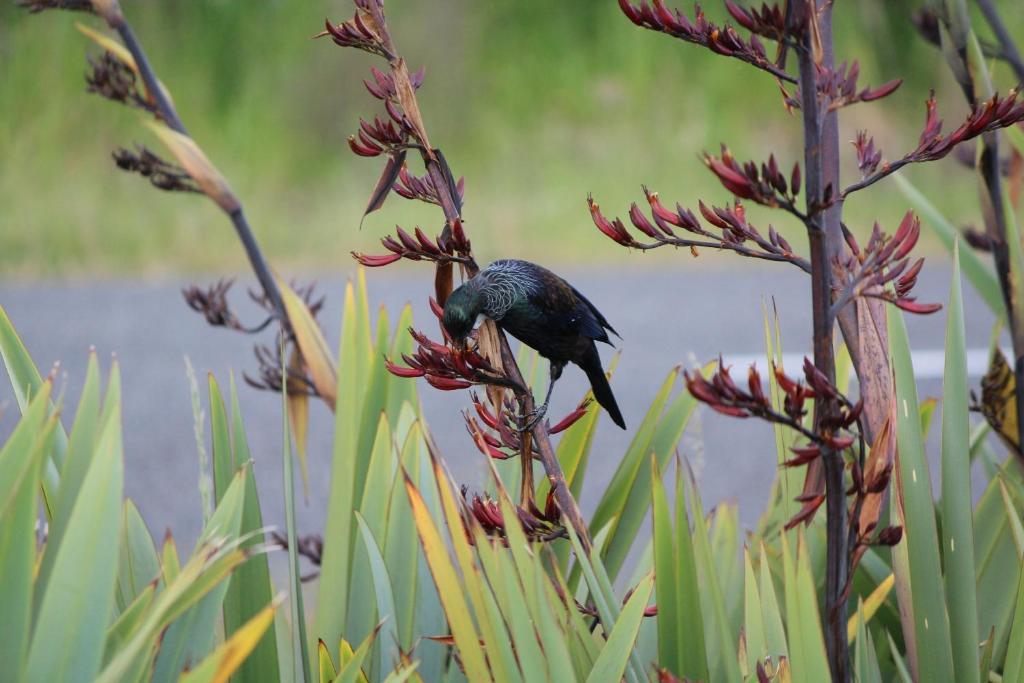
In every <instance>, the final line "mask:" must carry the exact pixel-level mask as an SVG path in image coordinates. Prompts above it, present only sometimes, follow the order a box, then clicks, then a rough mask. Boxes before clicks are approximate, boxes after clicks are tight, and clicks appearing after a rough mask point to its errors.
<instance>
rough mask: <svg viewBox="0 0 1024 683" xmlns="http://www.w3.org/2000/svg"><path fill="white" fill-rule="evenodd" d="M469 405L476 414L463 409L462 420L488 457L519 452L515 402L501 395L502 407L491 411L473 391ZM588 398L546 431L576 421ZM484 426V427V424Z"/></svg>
mask: <svg viewBox="0 0 1024 683" xmlns="http://www.w3.org/2000/svg"><path fill="white" fill-rule="evenodd" d="M471 399H472V402H473V409H474V411H475V412H476V415H475V416H474V415H473V414H471V413H469V412H466V413H463V417H464V418H465V420H466V429H467V430H468V431H469V434H470V436H472V437H473V443H474V444H476V447H477V449H479V450H480V452H481V453H483V454H484V455H486V456H487V457H489V458H493V459H495V460H507V459H509V458H512V457H515V456H516V455H519V454H520V452H521V451H522V448H523V436H522V432H521V431H520V428H519V427H518V425H516V424H515V418H514V416H515V402H514V401H513V400H512V399H511V398H509V397H505V400H504V404H503V406H502V409H501V410H500V411H499V412H498V414H495V412H494V411H493V410H492V409H491V408H490V407H489V406H488V405H486V404H485V403H484V402H483V401H481V400H480V397H479V396H478V395H477V394H476V392H473V394H471ZM589 405H590V400H589V399H588V400H584V401H583V402H581V403H580V404H579V405H578V406H576V408H575V409H573V411H572V412H570V413H569V414H568V415H566V416H565V417H563V418H562V419H561V420H559V421H558V422H557V423H556V424H555V425H553V426H551V427H550V428H549V429H548V430H547V431H548V434H552V435H554V434H558V433H560V432H564V431H565V430H566V429H568V428H569V427H571V426H573V425H574V424H576V423H577V422H578V421H579V420H580V419H581V418H582V417H583V416H584V415H586V414H587V408H588V406H589ZM485 427H486V428H485Z"/></svg>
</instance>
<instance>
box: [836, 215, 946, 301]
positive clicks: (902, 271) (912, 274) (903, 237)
mask: <svg viewBox="0 0 1024 683" xmlns="http://www.w3.org/2000/svg"><path fill="white" fill-rule="evenodd" d="M920 234H921V221H920V220H919V219H918V218H917V216H915V215H914V214H913V212H910V211H908V212H907V213H906V215H904V216H903V220H902V221H901V222H900V226H899V228H897V230H896V234H894V235H892V236H891V237H890V236H888V235H886V234H885V233H884V232H882V230H881V228H880V227H879V226H878V223H875V226H874V228H873V229H872V231H871V237H870V238H869V240H868V243H867V245H866V246H865V247H864V248H863V249H861V247H860V245H858V244H857V240H856V238H855V237H854V236H853V234H852V233H851V232H850V231H849V230H844V235H845V237H846V244H847V245H848V246H849V248H850V252H849V253H847V254H845V255H842V256H839V257H837V261H836V265H837V268H836V270H837V271H838V272H837V273H836V276H837V280H838V281H839V282H843V280H845V283H843V284H842V289H841V290H840V292H839V294H838V296H836V298H835V301H834V303H833V304H832V311H833V315H835V314H836V313H838V311H839V309H841V308H842V307H843V306H845V305H846V304H847V303H849V302H850V301H852V300H853V299H854V298H856V297H858V296H863V297H870V298H874V299H881V300H882V301H887V302H889V303H891V304H893V305H894V306H896V307H898V308H900V309H902V310H904V311H907V312H908V313H922V314H927V313H934V312H935V311H938V310H939V309H941V308H942V306H941V304H922V303H918V302H917V301H916V299H915V298H914V297H912V296H910V292H911V290H913V288H914V285H915V284H917V275H918V273H920V272H921V267H922V266H923V265H924V259H923V258H918V259H917V260H915V261H914V262H913V264H911V260H910V257H909V256H908V255H909V254H910V251H911V250H912V249H913V248H914V245H916V244H917V240H918V237H919V236H920ZM890 283H892V285H893V287H892V289H891V290H890V289H888V288H887V287H886V285H888V284H890Z"/></svg>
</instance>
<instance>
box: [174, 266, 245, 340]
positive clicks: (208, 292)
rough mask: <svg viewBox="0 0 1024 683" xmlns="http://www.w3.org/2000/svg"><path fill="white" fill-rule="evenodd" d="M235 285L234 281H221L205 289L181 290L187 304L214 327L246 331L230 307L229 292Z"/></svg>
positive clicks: (195, 287) (190, 287)
mask: <svg viewBox="0 0 1024 683" xmlns="http://www.w3.org/2000/svg"><path fill="white" fill-rule="evenodd" d="M234 284H235V281H234V279H221V280H217V282H215V283H213V284H212V285H210V286H208V287H206V288H203V287H198V286H196V285H190V286H188V287H186V288H185V289H183V290H181V293H182V295H183V296H184V297H185V303H187V304H188V307H189V308H191V309H192V310H193V311H195V312H196V313H200V314H202V316H203V317H204V318H205V319H206V322H207V323H209V324H210V325H212V326H213V327H226V328H228V329H230V330H237V331H239V332H242V331H246V328H245V326H243V325H242V323H241V322H240V321H239V320H238V316H236V315H235V314H234V312H233V311H232V310H231V307H230V306H229V305H228V291H229V290H230V289H231V287H232V286H233V285H234Z"/></svg>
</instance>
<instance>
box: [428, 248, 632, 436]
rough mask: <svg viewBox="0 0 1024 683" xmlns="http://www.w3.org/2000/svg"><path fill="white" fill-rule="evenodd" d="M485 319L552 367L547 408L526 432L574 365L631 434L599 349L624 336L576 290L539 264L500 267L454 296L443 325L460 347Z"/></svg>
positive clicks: (498, 263) (513, 263)
mask: <svg viewBox="0 0 1024 683" xmlns="http://www.w3.org/2000/svg"><path fill="white" fill-rule="evenodd" d="M481 317H487V318H490V319H491V320H493V321H494V322H495V323H496V324H497V325H498V327H500V328H501V329H503V330H504V331H505V332H508V333H509V334H511V335H512V336H513V337H515V338H516V339H518V340H519V341H521V342H523V343H524V344H526V345H527V346H529V347H530V348H532V349H535V350H536V351H537V352H538V353H540V355H541V356H543V357H545V358H547V359H548V360H549V361H550V364H551V380H550V383H549V384H548V392H547V395H546V396H545V397H544V403H542V404H541V405H540V406H539V407H538V408H537V410H536V411H535V412H534V414H533V415H532V416H531V417H532V418H533V419H532V420H531V421H530V422H529V424H527V425H526V426H525V427H524V429H529V428H532V426H533V425H534V424H536V423H537V421H539V420H540V419H541V418H543V417H544V413H545V412H546V411H547V407H548V401H549V400H550V399H551V390H552V388H554V386H555V382H557V381H558V378H559V377H561V376H562V370H563V369H564V368H565V366H566V364H567V363H570V362H571V363H575V364H576V365H578V366H579V367H580V368H582V370H583V372H585V373H587V378H588V379H589V380H590V386H591V388H592V389H593V391H594V398H596V399H597V402H598V403H599V404H600V405H601V406H602V407H603V408H604V409H605V410H607V411H608V415H610V416H611V418H612V421H613V422H615V424H617V425H618V426H619V427H622V428H623V429H625V428H626V422H625V420H623V419H622V413H621V412H620V411H619V406H618V404H616V402H615V396H614V394H612V388H611V386H609V385H608V378H607V377H605V374H604V369H603V368H602V367H601V358H600V356H598V354H597V345H596V344H595V343H594V342H598V341H601V342H604V343H606V344H609V345H611V342H610V341H609V340H608V332H611V333H612V334H614V335H615V336H619V333H618V332H616V331H615V329H614V328H612V326H611V325H609V324H608V321H607V320H605V317H604V316H603V315H601V312H600V311H598V310H597V308H595V307H594V304H592V303H590V302H589V301H587V298H586V297H585V296H583V295H582V294H580V293H579V292H578V291H577V290H576V289H575V288H574V287H573V286H572V285H570V284H569V283H568V282H566V281H565V280H563V279H562V278H560V277H558V276H557V275H555V274H554V273H552V272H551V271H550V270H548V269H547V268H543V267H541V266H538V265H537V264H535V263H530V262H528V261H519V260H515V259H503V260H501V261H495V262H494V263H492V264H491V265H489V266H487V267H486V268H484V269H483V270H481V271H480V272H479V273H477V274H476V275H475V276H474V277H472V278H470V279H469V280H467V281H466V282H465V283H463V285H462V286H461V287H459V288H458V289H456V290H455V291H453V292H452V293H451V294H450V295H449V297H448V300H447V301H446V302H445V305H444V318H443V324H444V327H445V330H446V331H447V332H448V335H449V336H450V337H451V338H452V340H453V341H454V342H455V343H457V344H463V345H464V344H465V343H466V338H467V337H468V336H469V334H470V333H471V332H472V331H473V328H474V326H475V325H476V323H477V321H478V320H479V319H480V318H481Z"/></svg>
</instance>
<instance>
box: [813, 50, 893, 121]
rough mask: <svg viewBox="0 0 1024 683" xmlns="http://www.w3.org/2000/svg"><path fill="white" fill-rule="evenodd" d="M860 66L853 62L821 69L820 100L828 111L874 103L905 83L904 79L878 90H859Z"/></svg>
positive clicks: (884, 85)
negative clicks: (852, 105)
mask: <svg viewBox="0 0 1024 683" xmlns="http://www.w3.org/2000/svg"><path fill="white" fill-rule="evenodd" d="M859 76H860V64H859V63H858V62H857V60H856V59H855V60H853V61H852V62H851V63H850V64H849V66H847V64H846V62H843V63H842V64H840V65H839V66H838V67H836V68H834V69H819V71H818V98H819V100H820V101H821V102H822V103H823V104H826V105H827V106H826V108H827V110H828V111H833V110H835V109H839V108H840V107H845V106H848V105H851V104H856V103H857V102H873V101H874V100H880V99H882V98H883V97H886V96H888V95H891V94H892V93H894V92H895V91H896V89H897V88H899V87H900V85H902V83H903V79H902V78H896V79H893V80H891V81H889V82H887V83H883V84H882V85H880V86H878V87H877V88H864V89H863V90H860V91H858V90H857V78H858V77H859Z"/></svg>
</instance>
